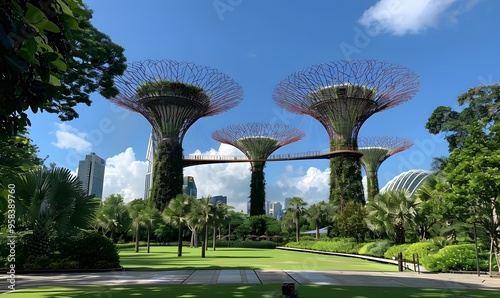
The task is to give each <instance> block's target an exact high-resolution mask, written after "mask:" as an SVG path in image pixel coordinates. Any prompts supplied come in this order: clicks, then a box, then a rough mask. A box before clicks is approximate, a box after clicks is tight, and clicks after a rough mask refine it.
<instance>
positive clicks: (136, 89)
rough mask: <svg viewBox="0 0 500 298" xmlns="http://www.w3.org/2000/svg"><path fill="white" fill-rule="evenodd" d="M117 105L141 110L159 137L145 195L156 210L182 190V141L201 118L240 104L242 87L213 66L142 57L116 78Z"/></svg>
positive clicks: (161, 208) (114, 99)
mask: <svg viewBox="0 0 500 298" xmlns="http://www.w3.org/2000/svg"><path fill="white" fill-rule="evenodd" d="M115 84H116V87H117V88H118V90H119V91H120V94H118V96H116V97H115V98H113V99H111V100H112V101H113V102H115V103H116V104H118V105H120V106H122V107H125V108H127V109H130V110H132V111H134V112H138V113H140V114H142V115H143V116H144V117H145V118H146V119H147V120H148V121H149V123H150V124H151V126H152V127H153V133H154V135H155V138H154V139H155V140H158V141H157V142H158V143H157V144H154V145H153V146H154V147H156V150H155V152H156V153H155V157H154V162H153V183H152V190H151V196H150V199H151V200H153V202H154V204H155V206H156V207H157V208H158V209H159V210H160V211H163V209H164V208H165V207H166V206H167V205H168V203H169V201H170V200H171V199H173V198H174V197H175V196H176V195H178V194H180V193H182V182H183V163H182V141H183V139H184V135H185V134H186V132H187V130H188V129H189V127H191V125H193V123H195V122H196V121H197V120H198V119H200V118H202V117H208V116H213V115H217V114H219V113H222V112H225V111H227V110H229V109H231V108H233V107H235V106H236V105H237V104H239V103H240V101H241V99H242V97H243V91H242V89H241V87H240V86H239V85H238V84H237V83H235V82H234V81H233V80H231V79H230V78H229V77H227V76H226V75H224V74H221V73H220V72H218V71H217V70H215V69H212V68H208V67H202V66H198V65H195V64H193V63H190V62H177V61H173V60H159V61H156V60H146V61H143V62H136V63H132V64H130V65H128V67H127V70H126V71H125V73H124V74H123V76H121V77H119V78H117V79H116V80H115Z"/></svg>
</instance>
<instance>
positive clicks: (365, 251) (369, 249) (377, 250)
mask: <svg viewBox="0 0 500 298" xmlns="http://www.w3.org/2000/svg"><path fill="white" fill-rule="evenodd" d="M392 245H393V243H392V242H391V241H389V240H378V241H373V242H368V243H365V244H364V245H363V246H362V247H361V248H360V249H359V250H358V254H360V255H366V256H373V257H384V253H385V252H386V251H387V249H389V247H391V246H392Z"/></svg>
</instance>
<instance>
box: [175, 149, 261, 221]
mask: <svg viewBox="0 0 500 298" xmlns="http://www.w3.org/2000/svg"><path fill="white" fill-rule="evenodd" d="M192 154H208V155H243V153H242V152H241V151H239V150H238V149H236V148H235V147H233V146H230V145H227V144H221V145H220V147H219V149H218V150H216V149H211V150H210V151H208V152H200V151H199V150H197V151H195V152H193V153H192ZM184 176H193V177H194V181H195V183H196V187H197V189H198V198H201V197H204V196H209V195H210V196H216V195H222V196H227V201H228V202H227V203H228V205H231V206H234V207H235V211H241V210H243V212H244V213H246V211H247V201H248V197H249V195H250V176H251V172H250V163H248V162H236V163H225V164H209V165H201V166H192V167H187V168H184Z"/></svg>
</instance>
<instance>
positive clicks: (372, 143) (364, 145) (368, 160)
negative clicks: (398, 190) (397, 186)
mask: <svg viewBox="0 0 500 298" xmlns="http://www.w3.org/2000/svg"><path fill="white" fill-rule="evenodd" d="M358 143H359V149H358V150H359V151H360V152H362V153H363V156H362V157H361V166H363V168H364V169H365V172H366V179H367V180H366V181H367V186H368V198H367V199H368V200H373V198H375V196H376V195H377V194H378V193H379V185H378V169H379V167H380V165H381V164H382V163H383V162H384V161H385V160H386V159H387V158H389V157H390V156H392V155H394V154H396V153H399V152H402V151H404V150H406V149H408V148H410V147H411V146H413V141H411V140H409V139H404V138H398V137H387V136H384V137H362V138H359V140H358Z"/></svg>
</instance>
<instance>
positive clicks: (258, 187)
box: [250, 162, 266, 216]
mask: <svg viewBox="0 0 500 298" xmlns="http://www.w3.org/2000/svg"><path fill="white" fill-rule="evenodd" d="M264 166H265V164H264V163H263V162H254V163H253V164H252V177H251V180H250V216H254V215H263V214H266V210H265V209H264V203H265V201H266V189H265V188H266V180H265V177H264Z"/></svg>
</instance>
